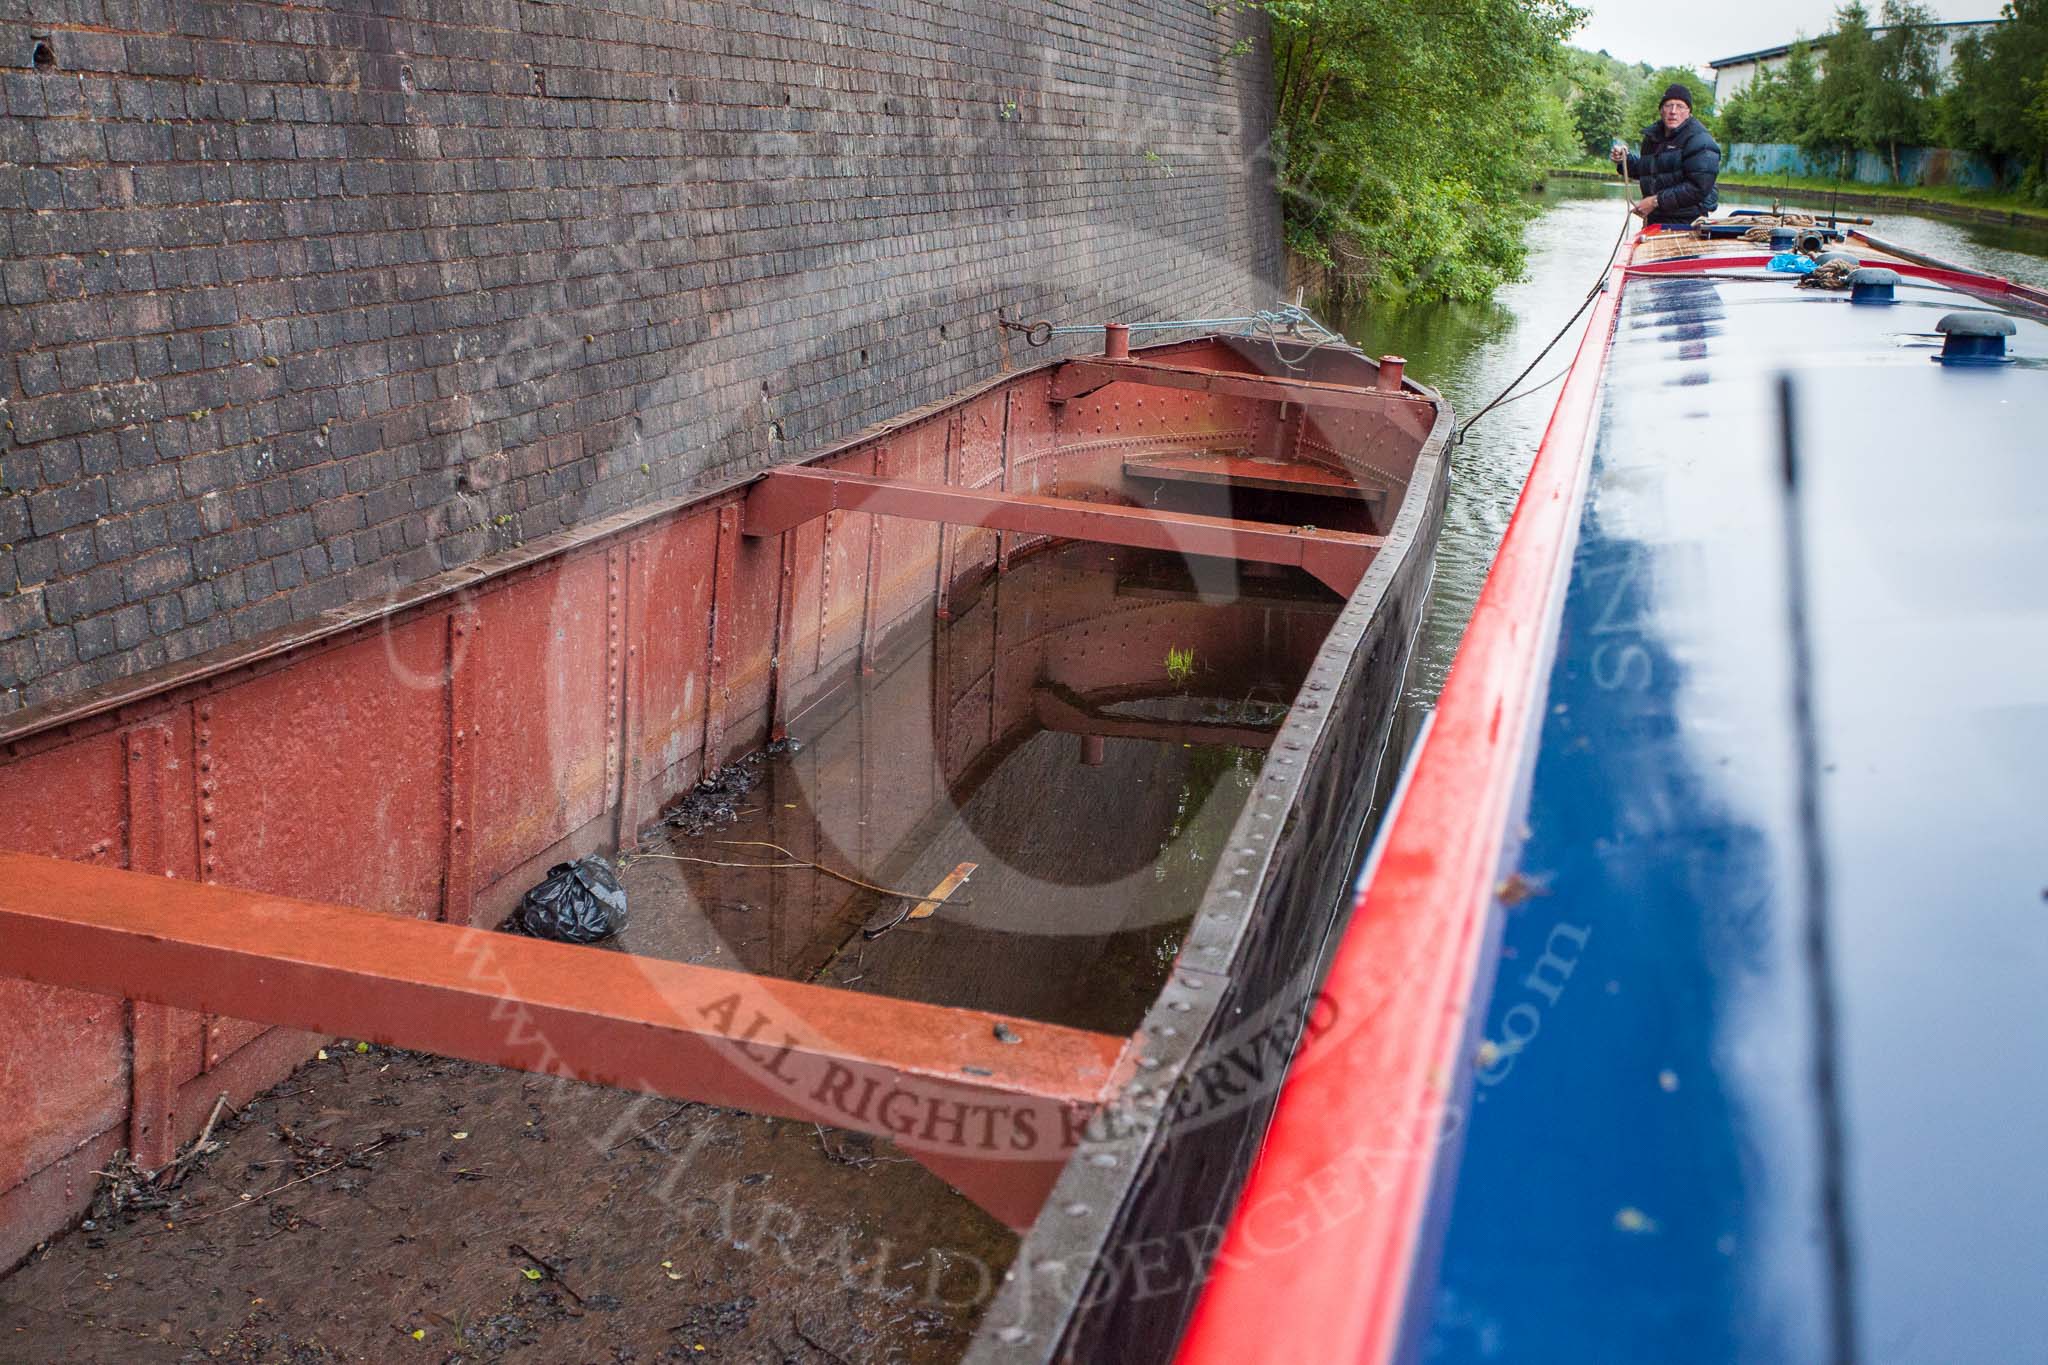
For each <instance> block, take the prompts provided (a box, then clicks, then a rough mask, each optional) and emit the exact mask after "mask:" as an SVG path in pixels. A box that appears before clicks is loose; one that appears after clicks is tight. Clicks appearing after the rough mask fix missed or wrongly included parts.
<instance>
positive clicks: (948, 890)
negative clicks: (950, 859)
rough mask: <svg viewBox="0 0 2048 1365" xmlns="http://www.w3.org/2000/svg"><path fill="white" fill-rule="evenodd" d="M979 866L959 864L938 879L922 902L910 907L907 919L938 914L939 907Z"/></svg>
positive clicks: (928, 917) (926, 917) (927, 917)
mask: <svg viewBox="0 0 2048 1365" xmlns="http://www.w3.org/2000/svg"><path fill="white" fill-rule="evenodd" d="M980 866H981V864H980V863H961V864H960V865H959V866H957V867H955V868H954V869H953V870H952V871H951V872H948V873H947V874H946V875H945V876H944V877H942V878H940V879H939V884H938V885H937V886H935V887H933V888H932V889H931V891H930V893H929V894H928V895H926V896H925V898H924V899H923V900H921V901H919V902H918V903H917V904H916V905H913V906H911V907H910V914H909V916H908V917H907V918H910V919H930V918H931V917H932V916H933V915H935V914H937V913H938V909H939V907H940V906H941V905H944V904H945V903H946V898H947V897H948V896H950V895H952V894H953V893H954V892H955V891H958V890H959V889H960V888H961V887H963V886H965V885H967V879H968V878H969V877H972V876H973V875H974V874H975V872H976V870H977V869H979V868H980Z"/></svg>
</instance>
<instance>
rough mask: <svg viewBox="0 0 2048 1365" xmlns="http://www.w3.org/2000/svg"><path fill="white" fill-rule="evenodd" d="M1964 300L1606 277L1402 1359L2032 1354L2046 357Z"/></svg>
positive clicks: (2041, 946)
mask: <svg viewBox="0 0 2048 1365" xmlns="http://www.w3.org/2000/svg"><path fill="white" fill-rule="evenodd" d="M1862 254H1866V256H1867V255H1868V253H1862ZM1963 306H1977V307H1981V306H1983V303H1982V301H1980V300H1975V299H1969V298H1960V297H1958V295H1957V293H1956V292H1955V291H1953V290H1951V289H1947V288H1943V287H1939V286H1935V285H1931V284H1921V283H1916V282H1913V281H1910V280H1909V281H1907V282H1906V283H1904V284H1902V285H1901V287H1900V290H1899V299H1898V302H1897V303H1896V304H1894V305H1893V306H1891V307H1888V308H1887V307H1853V306H1850V305H1848V304H1847V303H1846V302H1845V301H1844V300H1843V299H1842V298H1840V297H1839V296H1828V295H1824V294H1820V293H1817V292H1814V291H1793V290H1791V289H1790V288H1789V282H1788V284H1787V285H1784V286H1772V285H1757V286H1752V285H1746V284H1742V283H1736V282H1730V281H1707V280H1700V279H1689V278H1686V277H1685V276H1684V275H1678V276H1674V277H1670V278H1661V279H1637V280H1632V281H1631V282H1630V286H1629V289H1628V291H1627V293H1626V294H1625V296H1624V298H1623V299H1622V302H1621V305H1620V310H1619V317H1618V320H1617V333H1616V338H1615V344H1614V348H1613V351H1612V354H1611V356H1610V359H1609V363H1608V373H1607V380H1606V384H1605V388H1604V392H1603V394H1602V399H1601V403H1600V409H1599V411H1600V416H1599V425H1598V431H1597V435H1596V438H1595V444H1594V449H1593V465H1592V471H1591V486H1590V489H1589V491H1588V493H1587V496H1586V500H1585V510H1584V513H1583V521H1582V525H1581V528H1580V535H1579V542H1578V548H1577V552H1576V555H1575V557H1574V560H1573V564H1572V569H1571V581H1570V586H1569V588H1568V590H1567V593H1566V596H1565V601H1564V607H1563V617H1562V626H1561V630H1560V633H1559V642H1558V647H1557V655H1556V660H1555V662H1554V664H1553V666H1552V668H1551V670H1550V676H1549V683H1548V687H1547V690H1546V694H1545V700H1544V704H1543V717H1542V722H1541V724H1542V731H1541V741H1540V750H1539V756H1538V758H1537V761H1536V768H1535V775H1534V786H1533V789H1532V791H1531V794H1530V797H1529V806H1528V814H1527V817H1526V820H1527V826H1528V831H1529V833H1528V841H1527V843H1526V845H1525V846H1524V847H1523V849H1522V853H1521V857H1520V859H1519V870H1518V872H1517V873H1516V874H1515V875H1516V876H1517V877H1518V878H1519V882H1518V883H1517V884H1518V885H1519V886H1521V887H1523V888H1525V891H1526V894H1525V895H1523V896H1520V897H1515V896H1511V897H1509V899H1510V900H1514V901H1515V902H1516V903H1515V904H1513V905H1511V906H1509V907H1508V908H1507V909H1506V914H1505V924H1504V928H1503V933H1502V945H1501V950H1500V959H1499V967H1498V976H1497V978H1496V980H1495V982H1494V984H1493V990H1492V1001H1491V1006H1490V1008H1489V1009H1488V1010H1487V1012H1486V1014H1485V1020H1486V1023H1485V1028H1484V1035H1485V1037H1486V1039H1487V1040H1489V1041H1488V1042H1486V1043H1483V1044H1482V1045H1481V1047H1480V1048H1479V1060H1478V1065H1477V1074H1476V1078H1475V1084H1474V1087H1473V1108H1472V1110H1471V1114H1472V1122H1471V1124H1470V1127H1469V1135H1468V1137H1467V1139H1466V1148H1465V1153H1464V1159H1463V1161H1462V1163H1461V1165H1460V1166H1459V1168H1458V1176H1457V1185H1456V1195H1455V1203H1454V1206H1453V1211H1452V1214H1451V1220H1450V1225H1449V1233H1448V1238H1447V1242H1446V1249H1445V1257H1444V1267H1443V1273H1442V1274H1443V1278H1442V1290H1441V1295H1440V1298H1439V1300H1438V1305H1437V1310H1436V1314H1435V1321H1434V1324H1433V1329H1432V1333H1431V1339H1430V1341H1429V1346H1428V1351H1427V1355H1428V1358H1430V1359H1434V1360H1441V1361H1466V1360H1482V1359H1484V1360H1493V1359H1511V1360H1517V1361H1550V1360H1560V1361H1562V1360H1629V1359H1658V1360H1665V1361H1732V1360H1766V1359H1768V1360H1776V1361H1800V1360H1826V1359H1836V1360H1840V1359H1850V1358H1866V1359H1881V1360H1887V1361H1910V1360H1927V1361H1934V1360H1993V1359H2005V1360H2016V1359H2022V1358H2026V1357H2027V1356H2028V1355H2029V1353H2030V1352H2033V1351H2035V1350H2037V1349H2038V1343H2039V1342H2040V1340H2041V1339H2042V1335H2043V1331H2044V1329H2048V1312H2044V1309H2043V1307H2042V1305H2041V1302H2040V1300H2039V1297H2038V1295H2036V1294H2034V1293H2033V1292H2032V1290H2033V1287H2035V1286H2037V1285H2038V1284H2039V1283H2041V1281H2042V1278H2043V1276H2044V1274H2048V1251H2044V1250H2043V1249H2042V1248H2041V1244H2040V1241H2039V1238H2038V1237H2037V1236H2035V1235H2034V1232H2035V1230H2036V1229H2038V1227H2039V1226H2040V1223H2041V1221H2042V1219H2043V1218H2044V1216H2048V1182H2044V1181H2042V1180H2041V1179H2040V1178H2039V1174H2038V1169H2037V1156H2036V1146H2037V1135H2038V1133H2039V1131H2040V1127H2041V1122H2042V1119H2043V1116H2044V1112H2048V1100H2044V1097H2043V1095H2042V1093H2041V1090H2040V1088H2039V1087H2038V1086H2036V1085H2031V1084H2028V1083H2026V1082H2025V1081H2024V1080H2023V1079H2021V1078H2024V1077H2028V1076H2031V1075H2033V1074H2034V1073H2035V1071H2036V1070H2037V1069H2038V1068H2037V1067H2036V1066H2035V1065H2034V1056H2035V1053H2036V1052H2037V1049H2038V1044H2039V1039H2040V1037H2041V1035H2042V1019H2041V1015H2040V1010H2039V993H2040V982H2041V980H2042V979H2043V977H2044V974H2048V940H2044V938H2043V936H2042V934H2041V921H2040V916H2041V898H2042V895H2043V887H2044V885H2048V827H2044V825H2043V822H2042V817H2041V814H2040V807H2039V794H2040V791H2041V774H2042V773H2043V772H2044V771H2048V655H2044V642H2048V605H2044V603H2043V601H2042V599H2041V597H2040V585H2041V584H2042V583H2044V582H2048V479H2044V478H2043V477H2042V471H2041V468H2040V465H2039V459H2038V457H2039V437H2038V430H2039V423H2040V421H2041V419H2042V418H2043V416H2044V415H2048V402H2044V398H2048V389H2044V387H2043V374H2042V372H2041V370H2040V368H2038V366H2039V363H2040V362H2039V360H2038V358H2040V357H2048V327H2044V326H2043V325H2042V323H2040V322H2039V321H2037V320H2035V319H2033V318H2030V317H2018V318H2016V321H2017V323H2018V327H2019V333H2018V335H2017V336H2016V337H2014V338H2013V342H2014V343H2015V345H2014V347H2013V349H2014V350H2015V351H2016V352H2017V353H2018V354H2019V355H2021V356H2023V357H2031V358H2036V359H2035V361H2034V362H2033V363H2029V361H2028V360H2025V359H2023V360H2021V361H2019V362H2018V363H2016V364H2014V365H2010V366H2006V367H2001V368H1996V369H1989V368H1987V369H1960V368H1953V367H1946V366H1942V365H1938V364H1935V363H1932V362H1931V353H1932V349H1933V342H1932V341H1931V339H1930V338H1928V337H1926V336H1923V335H1920V334H1922V333H1926V332H1930V331H1931V330H1932V327H1933V323H1934V320H1935V319H1936V318H1938V317H1939V316H1941V315H1942V314H1943V313H1946V312H1949V311H1953V310H1955V309H1957V308H1959V307H1963ZM1781 374H1782V375H1784V376H1786V377H1787V380H1788V384H1789V392H1790V402H1791V404H1792V407H1793V418H1792V423H1791V431H1792V437H1793V440H1794V442H1795V449H1796V455H1797V459H1798V462H1799V467H1800V469H1801V470H1802V472H1803V479H1802V485H1803V491H1802V494H1801V496H1800V497H1799V498H1798V500H1797V502H1796V504H1795V503H1794V502H1792V501H1790V500H1789V499H1788V494H1787V488H1786V483H1785V480H1784V479H1783V477H1782V475H1781V470H1780V460H1781V449H1782V446H1783V444H1784V442H1783V440H1782V439H1781V410H1782V401H1783V399H1782V394H1781V389H1780V384H1779V376H1780V375H1781ZM1788 515H1796V516H1797V517H1799V519H1800V528H1801V533H1802V537H1803V542H1804V545H1805V556H1804V557H1805V561H1806V562H1805V573H1804V575H1803V577H1799V578H1795V573H1794V566H1793V565H1792V564H1790V563H1788V557H1787V553H1786V551H1785V548H1784V547H1785V537H1784V527H1785V522H1786V518H1787V516H1788ZM1795 598H1796V599H1798V601H1799V604H1800V607H1801V610H1802V612H1803V619H1804V621H1805V623H1806V624H1805V626H1804V632H1803V633H1804V636H1805V638H1804V642H1803V646H1802V645H1801V644H1800V643H1799V640H1798V636H1797V635H1795V629H1797V627H1796V625H1795V622H1794V618H1793V615H1792V612H1791V606H1792V604H1793V602H1794V600H1795ZM1801 648H1803V649H1804V650H1805V651H1808V652H1809V654H1810V675H1809V682H1808V687H1809V689H1810V692H1809V695H1810V697H1811V715H1812V722H1811V731H1812V733H1811V739H1812V743H1813V745H1814V747H1815V749H1816V751H1817V753H1818V763H1819V772H1818V811H1819V816H1818V822H1819V823H1818V830H1819V836H1818V842H1817V843H1816V842H1813V841H1812V840H1811V839H1810V837H1809V831H1808V828H1807V826H1806V825H1805V823H1804V822H1803V821H1802V805H1801V798H1802V791H1803V788H1802V761H1801V754H1802V748H1801V746H1802V738H1803V736H1802V726H1801V724H1800V721H1799V717H1798V714H1797V710H1796V708H1795V704H1794V702H1795V696H1796V689H1795V679H1796V676H1797V667H1798V657H1799V650H1800V649H1801ZM1816 858H1817V859H1818V862H1819V865H1820V870H1821V872H1822V874H1823V877H1824V892H1823V898H1822V899H1821V901H1820V902H1819V904H1818V905H1816V904H1815V903H1814V902H1813V900H1812V898H1811V897H1810V895H1809V884H1808V881H1807V878H1808V874H1809V860H1810V859H1816ZM1993 1247H1995V1248H1998V1249H1999V1251H1998V1253H1997V1254H1996V1255H1995V1256H1989V1255H1986V1254H1985V1253H1986V1251H1987V1249H1988V1248H1993ZM1845 1343H1853V1344H1854V1345H1852V1346H1851V1347H1850V1349H1849V1350H1848V1351H1847V1352H1845V1351H1844V1345H1845Z"/></svg>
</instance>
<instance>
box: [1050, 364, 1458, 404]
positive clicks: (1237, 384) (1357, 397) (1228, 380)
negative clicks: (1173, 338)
mask: <svg viewBox="0 0 2048 1365" xmlns="http://www.w3.org/2000/svg"><path fill="white" fill-rule="evenodd" d="M1111 384H1149V385H1151V386H1153V387H1154V388H1162V389H1183V390H1189V391H1192V392H1195V393H1213V394H1216V395H1218V396H1219V397H1223V398H1256V399H1260V400H1263V401H1265V402H1269V403H1299V404H1301V405H1302V406H1303V407H1310V408H1341V409H1346V410H1351V411H1358V412H1386V411H1388V410H1389V409H1393V410H1395V411H1404V410H1408V409H1413V408H1415V407H1418V406H1419V407H1422V408H1425V409H1427V408H1431V406H1432V405H1431V403H1430V400H1429V399H1428V398H1426V397H1424V396H1423V395H1421V394H1419V393H1410V392H1408V391H1407V390H1405V389H1377V388H1372V389H1369V388H1361V387H1359V386H1358V385H1356V384H1332V383H1329V382H1327V381H1325V380H1319V379H1282V378H1275V377H1272V376H1269V375H1262V374H1241V373H1237V372H1234V371H1230V370H1205V369H1202V368H1201V367H1200V366H1195V365H1167V364H1163V363H1161V362H1159V361H1156V360H1111V359H1091V360H1069V361H1067V362H1066V363H1065V364H1064V365H1061V366H1060V367H1059V368H1058V369H1057V370H1055V371H1053V376H1052V401H1053V402H1055V403H1065V402H1067V401H1069V400H1071V399H1075V398H1086V397H1087V396H1088V395H1089V394H1091V393H1094V392H1095V391H1096V390H1097V389H1101V388H1106V387H1108V386H1109V385H1111Z"/></svg>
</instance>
